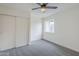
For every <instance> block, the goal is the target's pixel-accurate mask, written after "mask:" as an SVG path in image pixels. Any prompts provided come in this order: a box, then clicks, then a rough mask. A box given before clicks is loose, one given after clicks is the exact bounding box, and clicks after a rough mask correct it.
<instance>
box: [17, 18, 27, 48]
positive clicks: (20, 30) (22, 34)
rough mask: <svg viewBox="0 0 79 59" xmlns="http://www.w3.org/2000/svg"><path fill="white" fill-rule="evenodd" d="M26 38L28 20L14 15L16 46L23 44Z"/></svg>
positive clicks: (25, 42)
mask: <svg viewBox="0 0 79 59" xmlns="http://www.w3.org/2000/svg"><path fill="white" fill-rule="evenodd" d="M27 40H28V20H27V19H25V18H20V17H16V47H20V46H24V45H26V44H27Z"/></svg>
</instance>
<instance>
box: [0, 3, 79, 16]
mask: <svg viewBox="0 0 79 59" xmlns="http://www.w3.org/2000/svg"><path fill="white" fill-rule="evenodd" d="M0 6H3V7H7V8H11V9H16V10H18V11H23V12H25V13H27V12H29V11H30V13H32V14H35V15H38V16H49V15H51V14H55V13H57V12H60V11H62V10H65V9H68V8H71V7H73V6H79V4H77V3H75V4H74V3H65V4H64V3H49V4H48V6H57V7H58V8H57V9H47V10H46V12H45V13H42V12H41V11H40V9H38V10H32V8H36V7H39V5H37V4H34V3H4V4H3V3H0Z"/></svg>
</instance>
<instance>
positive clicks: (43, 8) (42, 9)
mask: <svg viewBox="0 0 79 59" xmlns="http://www.w3.org/2000/svg"><path fill="white" fill-rule="evenodd" d="M37 4H38V5H39V6H40V7H37V8H33V9H32V10H37V9H41V11H42V12H45V11H46V9H57V8H58V7H57V6H47V5H48V3H37Z"/></svg>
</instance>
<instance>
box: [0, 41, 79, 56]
mask: <svg viewBox="0 0 79 59" xmlns="http://www.w3.org/2000/svg"><path fill="white" fill-rule="evenodd" d="M0 56H79V53H76V52H73V51H71V50H68V49H65V48H63V47H61V46H58V45H55V44H53V43H49V42H47V41H44V40H37V41H34V42H32V44H31V45H29V46H23V47H19V48H16V49H15V48H14V49H9V50H6V51H2V52H0Z"/></svg>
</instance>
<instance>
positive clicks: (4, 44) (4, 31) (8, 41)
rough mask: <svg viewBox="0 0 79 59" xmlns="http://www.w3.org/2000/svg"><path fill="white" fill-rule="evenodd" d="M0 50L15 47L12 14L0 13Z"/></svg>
mask: <svg viewBox="0 0 79 59" xmlns="http://www.w3.org/2000/svg"><path fill="white" fill-rule="evenodd" d="M0 23H1V25H0V28H1V30H0V33H1V34H0V35H1V39H0V50H5V49H10V48H13V47H15V43H14V39H15V18H14V17H12V16H5V15H0Z"/></svg>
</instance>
